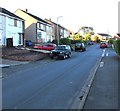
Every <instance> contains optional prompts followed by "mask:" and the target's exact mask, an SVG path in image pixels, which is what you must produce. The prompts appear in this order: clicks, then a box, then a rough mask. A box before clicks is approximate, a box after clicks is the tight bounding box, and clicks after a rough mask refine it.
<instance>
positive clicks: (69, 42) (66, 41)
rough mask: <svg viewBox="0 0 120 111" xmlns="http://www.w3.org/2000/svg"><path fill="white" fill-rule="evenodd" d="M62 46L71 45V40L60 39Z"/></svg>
mask: <svg viewBox="0 0 120 111" xmlns="http://www.w3.org/2000/svg"><path fill="white" fill-rule="evenodd" d="M60 44H65V45H70V44H71V40H70V39H69V38H61V39H60Z"/></svg>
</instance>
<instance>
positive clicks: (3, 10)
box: [0, 7, 24, 20]
mask: <svg viewBox="0 0 120 111" xmlns="http://www.w3.org/2000/svg"><path fill="white" fill-rule="evenodd" d="M0 12H1V13H4V14H6V15H9V16H12V17H15V18H18V19H21V20H24V19H22V18H20V17H18V16H17V15H15V14H14V13H12V12H10V11H8V10H6V9H4V8H2V7H0Z"/></svg>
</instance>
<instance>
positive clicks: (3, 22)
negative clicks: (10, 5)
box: [0, 7, 24, 46]
mask: <svg viewBox="0 0 120 111" xmlns="http://www.w3.org/2000/svg"><path fill="white" fill-rule="evenodd" d="M23 39H24V20H23V19H22V18H20V17H18V16H16V15H15V14H13V13H11V12H10V11H8V10H6V9H4V8H1V7H0V46H20V45H23V42H24V41H23Z"/></svg>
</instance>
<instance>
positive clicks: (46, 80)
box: [2, 44, 103, 109]
mask: <svg viewBox="0 0 120 111" xmlns="http://www.w3.org/2000/svg"><path fill="white" fill-rule="evenodd" d="M102 53H103V49H100V48H99V45H98V44H96V45H93V46H89V47H87V51H85V52H73V53H72V57H71V58H70V59H65V60H50V59H49V60H43V61H38V62H33V63H30V64H25V65H21V66H14V67H11V68H8V69H4V70H3V74H4V75H10V76H8V77H6V78H3V80H2V86H3V89H2V91H3V101H2V102H3V103H2V104H3V109H71V108H73V107H74V109H75V108H77V107H78V106H77V105H79V101H78V103H76V106H72V105H73V104H75V102H76V98H78V95H79V93H80V91H81V88H82V87H83V86H84V84H85V82H86V80H87V78H88V76H89V74H90V73H91V71H92V69H93V67H94V66H95V64H96V62H97V61H98V60H99V59H100V58H101V55H102Z"/></svg>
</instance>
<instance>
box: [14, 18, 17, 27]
mask: <svg viewBox="0 0 120 111" xmlns="http://www.w3.org/2000/svg"><path fill="white" fill-rule="evenodd" d="M14 26H15V27H17V20H16V19H14Z"/></svg>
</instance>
